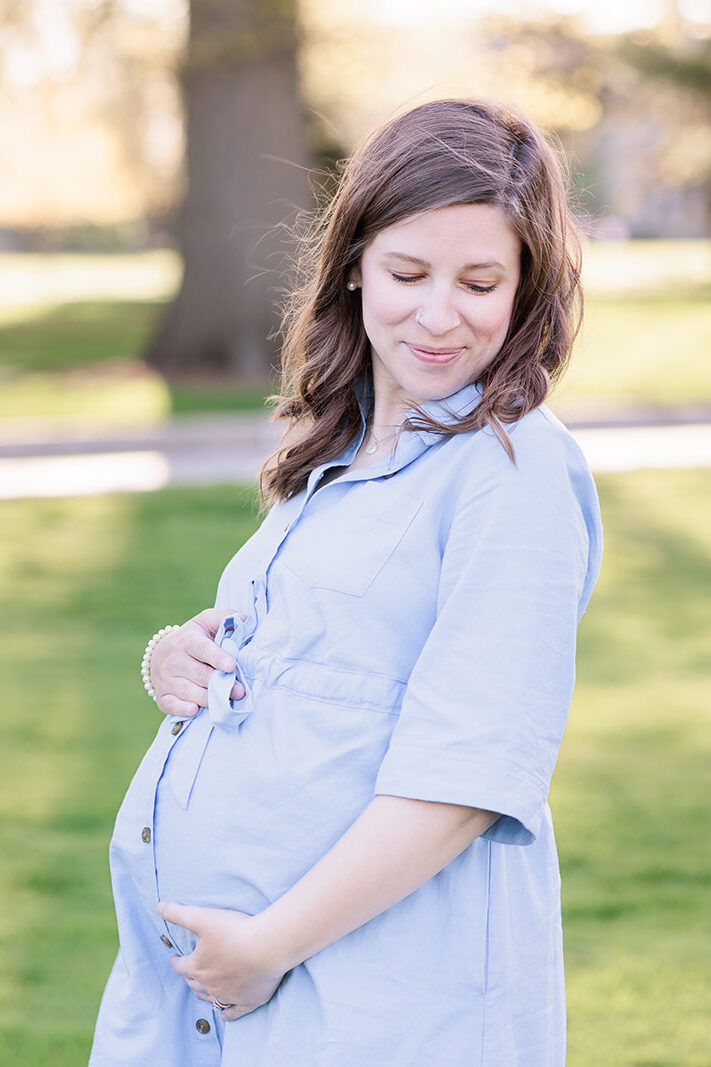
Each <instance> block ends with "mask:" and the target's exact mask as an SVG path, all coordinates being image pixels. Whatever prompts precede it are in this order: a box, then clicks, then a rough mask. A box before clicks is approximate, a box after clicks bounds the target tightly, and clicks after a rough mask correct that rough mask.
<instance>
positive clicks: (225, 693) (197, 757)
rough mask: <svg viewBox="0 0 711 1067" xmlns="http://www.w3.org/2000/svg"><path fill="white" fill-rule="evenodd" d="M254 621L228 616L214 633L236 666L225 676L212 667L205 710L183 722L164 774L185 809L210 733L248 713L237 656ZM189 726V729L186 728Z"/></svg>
mask: <svg viewBox="0 0 711 1067" xmlns="http://www.w3.org/2000/svg"><path fill="white" fill-rule="evenodd" d="M254 626H255V623H254V620H253V619H251V618H249V617H248V618H247V619H245V620H242V619H240V618H238V617H237V616H236V615H227V616H226V617H225V618H224V619H223V620H222V623H221V625H220V628H219V630H218V631H217V633H216V634H215V643H216V644H217V645H219V646H220V648H221V649H222V650H223V651H224V652H228V653H229V654H230V655H231V656H233V657H234V660H235V664H236V667H235V669H234V670H233V671H232V672H230V673H227V672H226V671H221V670H218V669H217V668H215V670H213V672H212V674H211V675H210V680H209V682H208V685H207V708H200V710H199V712H198V713H197V715H196V716H195V718H194V719H189V720H187V722H186V729H184V730H183V731H182V732H181V734H180V737H179V739H178V741H177V742H176V744H175V745H174V746H173V748H172V749H171V752H170V757H169V760H168V767H167V775H168V781H169V782H170V785H171V788H172V790H173V793H174V794H175V798H176V800H177V801H178V803H179V804H180V805H181V807H183V808H187V806H188V804H189V802H190V794H191V793H192V790H193V786H194V784H195V779H196V777H197V773H198V771H199V769H200V764H201V763H202V759H203V756H204V755H205V749H206V748H207V743H208V741H209V739H210V735H211V734H212V731H213V730H214V729H215V727H217V728H218V729H221V730H234V729H236V728H237V727H238V726H239V725H240V723H243V722H244V720H245V719H246V718H247V716H248V715H249V714H250V713H251V711H252V707H253V703H252V693H251V690H250V688H249V686H248V685H247V682H246V680H245V678H244V675H243V674H242V670H241V668H240V664H239V654H240V652H241V650H242V649H243V648H244V646H245V645H246V644H247V642H248V641H249V640H250V639H251V637H252V635H253V633H254ZM236 681H237V682H241V683H242V685H243V686H244V689H245V694H244V696H243V697H242V699H241V700H230V692H231V691H232V687H233V685H234V684H235V682H236ZM188 726H189V729H188V728H187V727H188Z"/></svg>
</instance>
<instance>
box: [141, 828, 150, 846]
mask: <svg viewBox="0 0 711 1067" xmlns="http://www.w3.org/2000/svg"><path fill="white" fill-rule="evenodd" d="M150 840H151V828H150V826H144V827H143V829H142V830H141V841H145V843H146V844H148V843H149V842H150Z"/></svg>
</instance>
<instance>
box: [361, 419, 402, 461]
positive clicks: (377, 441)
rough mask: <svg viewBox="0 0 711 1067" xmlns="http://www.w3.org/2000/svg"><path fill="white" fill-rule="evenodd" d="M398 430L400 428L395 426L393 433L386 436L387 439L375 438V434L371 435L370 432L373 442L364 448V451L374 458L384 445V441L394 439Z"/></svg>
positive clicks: (371, 433) (371, 432)
mask: <svg viewBox="0 0 711 1067" xmlns="http://www.w3.org/2000/svg"><path fill="white" fill-rule="evenodd" d="M399 429H400V427H399V426H396V427H395V429H394V430H393V432H392V433H389V434H388V435H387V437H376V436H375V434H374V433H373V431H372V430H371V431H370V436H371V437H372V438H373V440H372V441H371V442H370V444H369V445H367V447H366V450H365V451H366V453H367V455H369V456H374V455H375V453H376V452H377V451H378V449H379V448H380V446H381V445H384V444H385V442H386V441H389V440H390V438H391V437H394V436H395V434H396V433H397V432H398V430H399Z"/></svg>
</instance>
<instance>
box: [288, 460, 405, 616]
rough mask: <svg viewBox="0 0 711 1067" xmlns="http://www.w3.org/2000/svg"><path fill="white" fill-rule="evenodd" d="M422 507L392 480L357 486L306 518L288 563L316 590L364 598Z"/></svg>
mask: <svg viewBox="0 0 711 1067" xmlns="http://www.w3.org/2000/svg"><path fill="white" fill-rule="evenodd" d="M319 503H321V501H319ZM421 507H422V501H421V500H418V499H417V498H416V497H413V496H411V495H410V494H409V493H406V492H404V491H403V490H402V489H399V488H397V487H396V486H394V485H393V484H392V481H391V480H389V479H387V478H386V479H379V480H377V481H376V480H372V481H364V482H355V483H353V484H352V486H351V488H350V489H349V491H348V492H347V493H346V494H345V495H344V496H342V497H340V498H339V499H338V500H336V501H335V503H333V504H332V505H330V506H328V507H320V508H318V510H317V511H316V512H315V513H314V514H312V515H309V516H305V517H304V518H303V519H302V520H301V522H300V523H299V524H298V526H297V527H296V529H294V530H293V531H292V532H291V534H290V535H289V537H288V538H287V541H286V543H285V545H284V550H283V556H282V562H283V563H284V566H286V567H287V568H288V569H289V570H290V571H292V572H293V573H294V574H296V575H297V576H298V577H299V578H300V579H301V580H302V581H303V582H305V583H306V585H308V586H309V587H310V588H312V589H330V590H332V591H333V592H337V593H347V594H348V595H350V596H363V595H364V594H365V593H366V591H367V590H368V588H369V586H370V585H371V583H372V582H373V581H374V579H375V578H376V577H377V575H378V574H379V572H380V571H381V570H382V568H383V567H384V566H385V564H386V563H387V561H388V559H389V558H390V556H391V555H392V554H393V552H395V550H396V549H397V547H398V545H399V544H400V542H401V541H402V539H403V537H404V536H405V533H406V532H407V530H408V528H409V526H410V524H411V523H412V522H413V520H414V518H415V516H416V515H417V513H418V511H419V510H420V508H421Z"/></svg>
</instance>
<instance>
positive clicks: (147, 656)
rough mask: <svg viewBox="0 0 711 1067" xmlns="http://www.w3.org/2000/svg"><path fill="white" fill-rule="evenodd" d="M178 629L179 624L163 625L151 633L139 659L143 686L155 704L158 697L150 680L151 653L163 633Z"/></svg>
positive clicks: (163, 635)
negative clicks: (160, 628)
mask: <svg viewBox="0 0 711 1067" xmlns="http://www.w3.org/2000/svg"><path fill="white" fill-rule="evenodd" d="M179 629H180V627H179V626H164V627H163V629H162V630H159V631H158V633H157V634H153V637H152V638H151V639H150V641H149V642H148V644H147V645H146V651H145V652H144V653H143V659H142V660H141V678H142V679H143V688H144V689H145V691H146V692H147V693H148V696H149V697H153V699H154V700H155V702H156V704H157V703H158V698H157V697H156V694H155V689H154V688H153V683H152V682H151V660H152V659H153V653H154V651H155V647H156V645H157V644H158V642H159V641H160V640H161V638H163V637H165V635H166V634H167V633H170V631H171V630H179Z"/></svg>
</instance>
